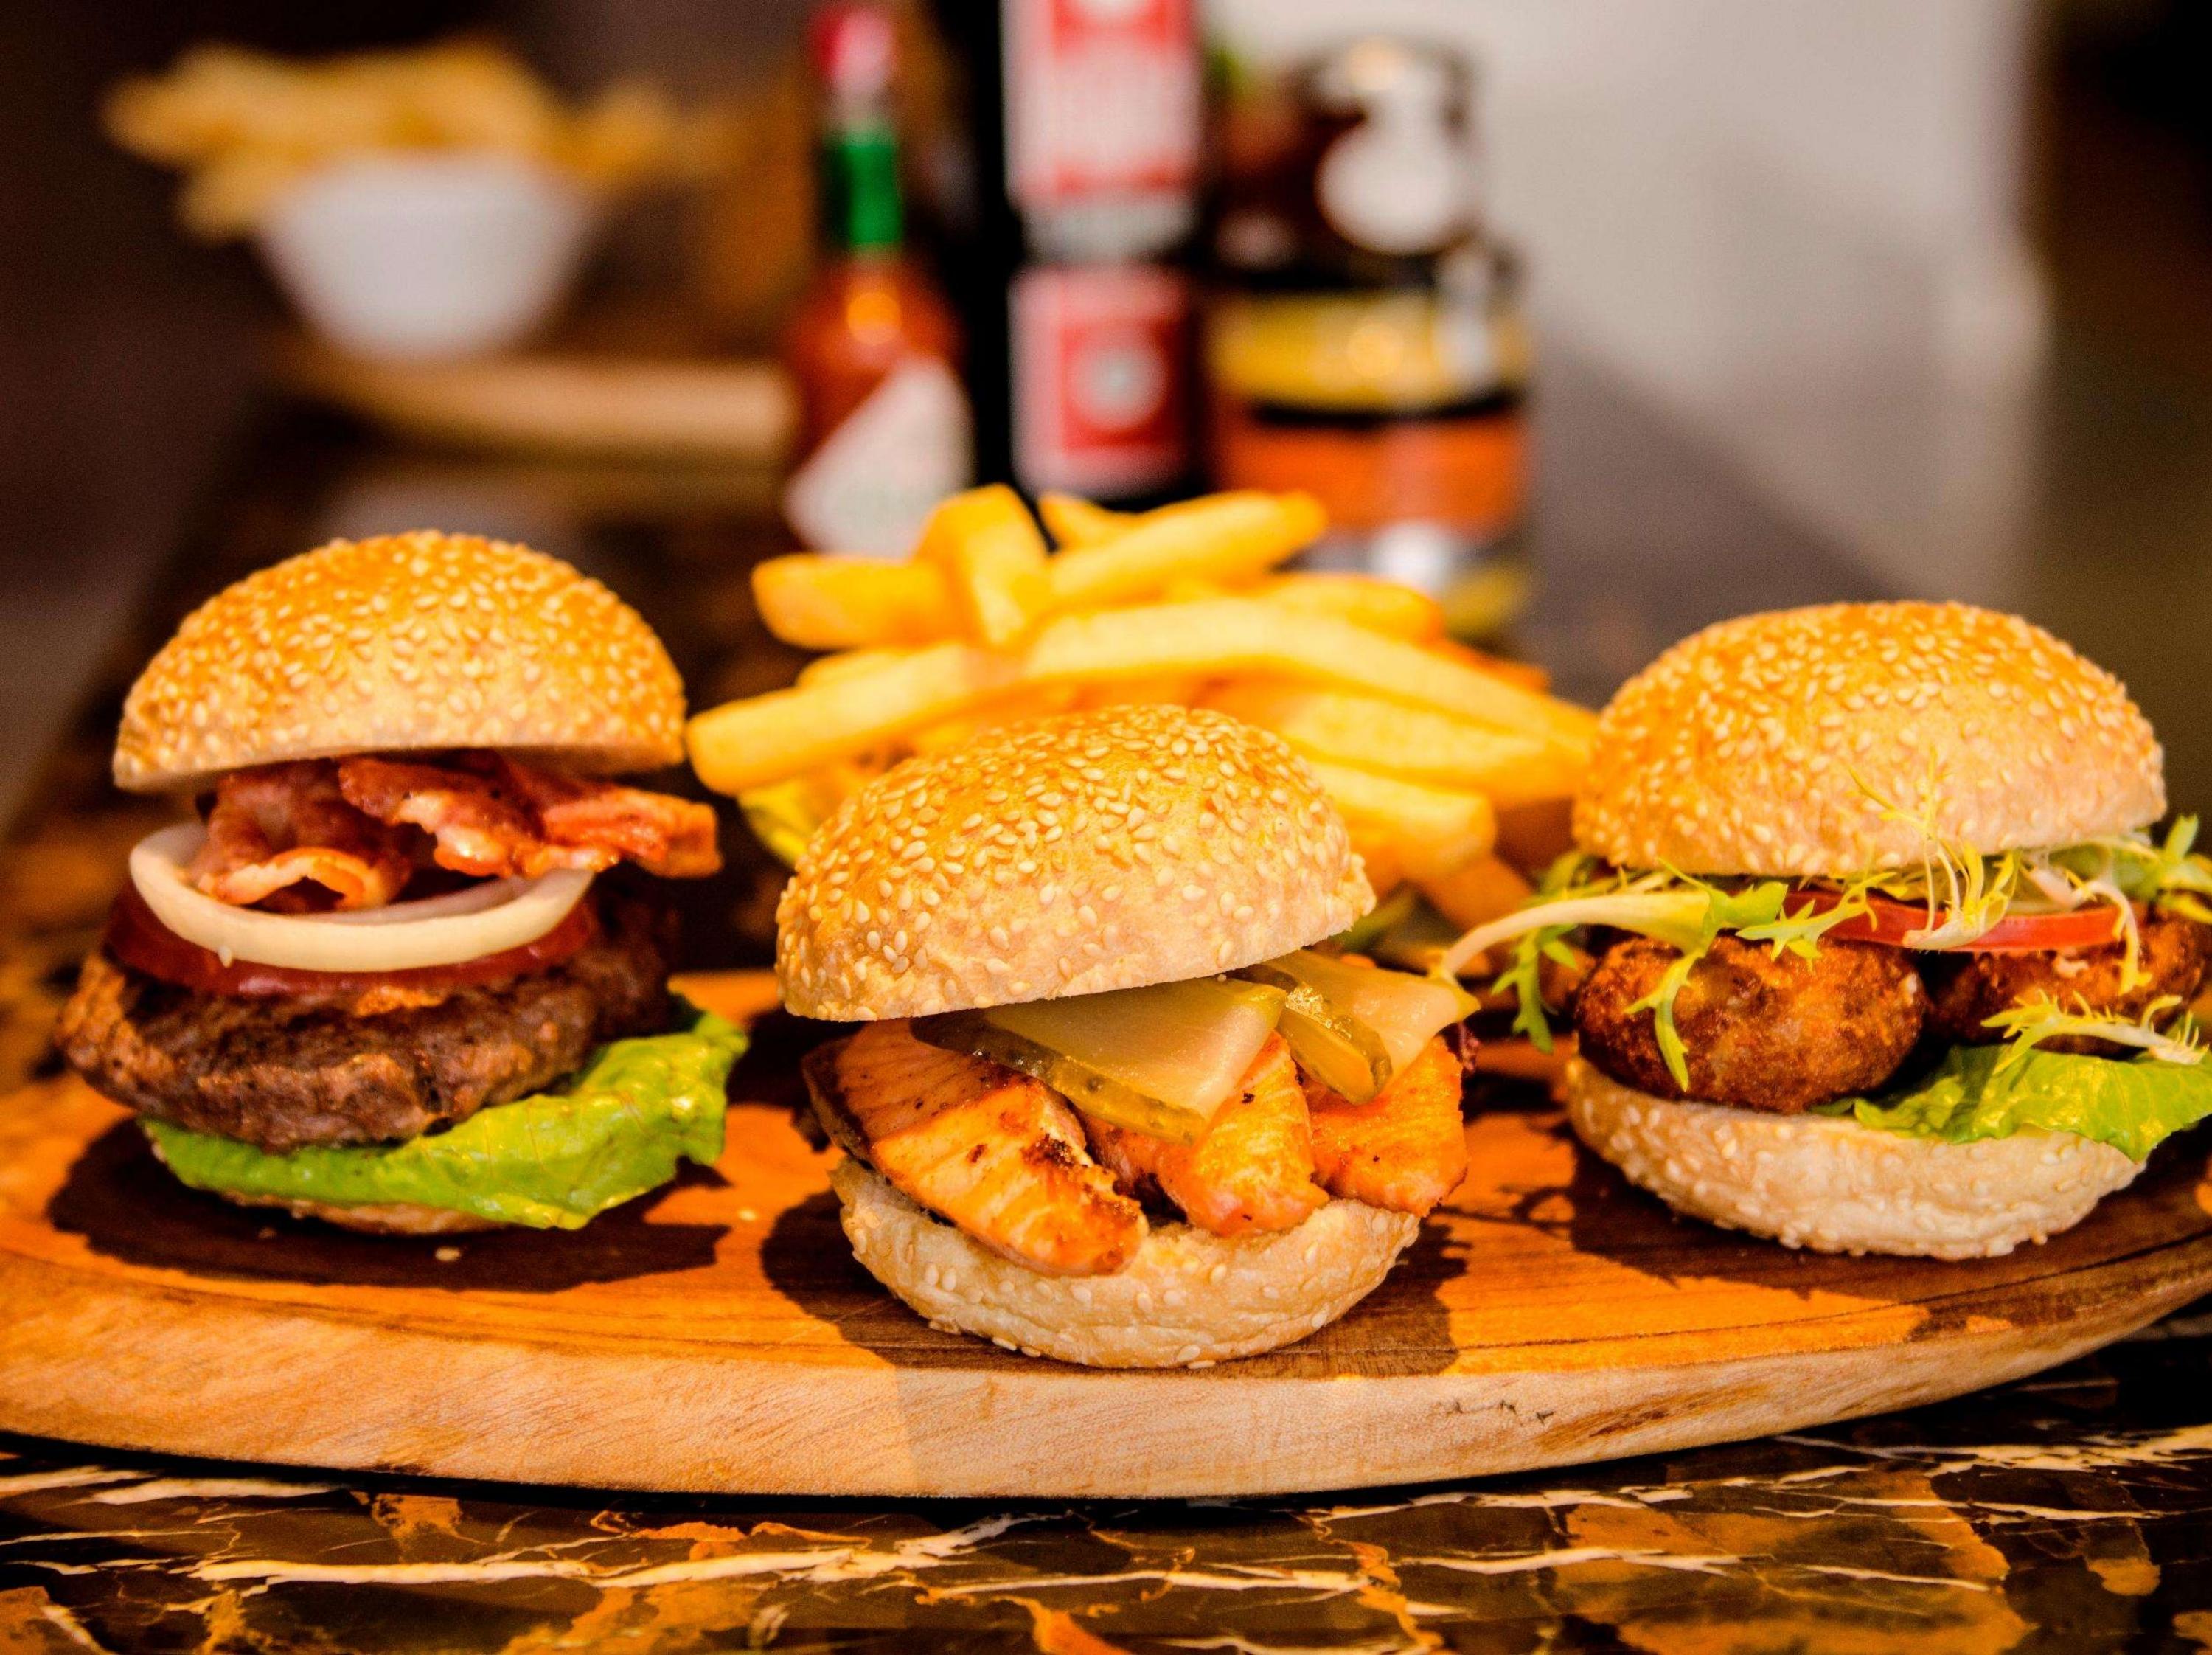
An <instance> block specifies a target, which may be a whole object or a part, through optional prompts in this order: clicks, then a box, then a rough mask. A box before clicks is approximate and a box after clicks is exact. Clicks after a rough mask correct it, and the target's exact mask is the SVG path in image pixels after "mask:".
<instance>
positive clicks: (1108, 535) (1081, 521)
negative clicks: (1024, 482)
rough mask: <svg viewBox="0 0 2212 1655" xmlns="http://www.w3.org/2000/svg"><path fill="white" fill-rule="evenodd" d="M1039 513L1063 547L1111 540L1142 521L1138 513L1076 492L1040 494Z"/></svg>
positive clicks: (1055, 541)
mask: <svg viewBox="0 0 2212 1655" xmlns="http://www.w3.org/2000/svg"><path fill="white" fill-rule="evenodd" d="M1037 515H1038V516H1040V517H1042V518H1043V519H1044V526H1045V527H1047V528H1048V529H1050V530H1051V531H1052V538H1053V543H1054V545H1058V546H1060V547H1061V548H1062V549H1063V550H1064V549H1066V547H1069V546H1089V545H1097V543H1098V542H1099V541H1101V540H1111V539H1112V538H1114V537H1115V535H1117V534H1120V533H1121V532H1124V531H1125V530H1127V528H1128V527H1129V526H1131V525H1132V524H1133V523H1135V522H1136V521H1137V520H1138V518H1137V514H1136V513H1134V512H1125V511H1112V510H1109V509H1108V508H1106V507H1104V506H1099V505H1094V504H1093V503H1091V502H1090V501H1088V500H1085V498H1084V497H1083V496H1081V495H1075V494H1045V495H1040V496H1037Z"/></svg>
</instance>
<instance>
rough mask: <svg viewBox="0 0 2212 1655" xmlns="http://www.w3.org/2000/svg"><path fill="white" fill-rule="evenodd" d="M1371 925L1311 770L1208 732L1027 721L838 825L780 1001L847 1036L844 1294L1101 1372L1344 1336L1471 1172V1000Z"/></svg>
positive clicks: (1185, 723) (1143, 712) (1353, 867)
mask: <svg viewBox="0 0 2212 1655" xmlns="http://www.w3.org/2000/svg"><path fill="white" fill-rule="evenodd" d="M1372 902H1373V898H1372V895H1371V892H1370V890H1369V887H1368V883H1367V879H1366V878H1365V875H1364V873H1363V872H1362V870H1361V867H1360V864H1359V861H1358V857H1357V856H1356V855H1354V854H1353V852H1352V848H1351V843H1350V840H1349V837H1348V836H1347V834H1346V828H1345V824H1344V823H1343V821H1342V819H1341V818H1340V817H1339V816H1338V814H1337V812H1336V811H1335V809H1334V806H1332V805H1331V804H1330V803H1329V802H1328V799H1327V798H1326V797H1325V796H1324V794H1322V791H1321V789H1320V788H1319V786H1318V785H1317V784H1316V782H1315V780H1314V777H1313V776H1312V775H1311V774H1310V772H1309V771H1308V770H1307V769H1306V768H1305V765H1304V763H1303V762H1302V761H1301V760H1299V759H1298V758H1296V757H1294V756H1293V755H1292V754H1291V751H1290V750H1289V749H1288V748H1287V747H1286V746H1285V745H1284V744H1283V743H1282V742H1281V741H1280V740H1279V739H1277V738H1275V737H1274V736H1272V735H1269V734H1267V733H1263V732H1261V731H1259V730H1255V729H1253V728H1251V727H1249V726H1246V725H1243V724H1241V723H1238V722H1237V721H1234V720H1231V719H1230V718H1227V717H1225V716H1224V715H1220V714H1218V713H1211V712H1204V711H1194V710H1189V709H1183V708H1179V707H1123V708H1116V709H1110V710H1103V711H1099V712H1094V713H1086V714H1077V715H1068V716H1064V717H1059V718H1052V719H1046V720H1042V721H1036V722H1033V723H1026V724H1015V725H1009V726H1006V727H1003V728H1000V729H997V730H994V731H991V732H987V733H985V734H983V735H982V736H981V737H980V738H978V739H976V740H975V741H974V742H972V743H971V744H970V745H966V746H964V747H961V748H957V749H954V750H951V751H946V752H943V753H939V754H935V755H931V756H927V757H924V758H915V759H911V760H908V762H907V763H905V764H901V765H899V766H897V767H896V769H894V770H890V771H889V772H888V773H886V774H885V775H884V776H881V777H879V778H878V779H877V780H876V781H875V782H872V783H871V784H870V785H869V786H868V787H866V788H863V789H862V790H861V791H860V792H859V793H858V794H854V796H853V797H852V798H850V799H848V800H847V801H846V802H845V803H844V804H843V805H842V806H841V807H840V808H839V809H838V811H837V812H836V815H835V816H833V817H832V818H830V819H829V822H828V823H827V824H824V826H823V829H822V830H821V831H820V832H819V833H818V834H817V835H816V836H815V837H814V839H813V841H812V843H811V844H810V845H809V847H808V848H807V850H806V852H805V855H803V856H802V857H801V858H800V859H799V866H798V869H797V871H796V873H795V874H794V876H793V879H792V881H791V883H790V885H788V887H787V889H786V891H785V892H784V895H783V898H782V902H781V908H780V910H779V913H778V916H777V917H778V939H777V951H776V969H777V976H778V979H779V982H780V983H781V989H782V994H783V999H784V1003H785V1005H786V1006H787V1007H788V1008H789V1009H790V1010H791V1011H792V1012H793V1013H797V1014H798V1015H799V1016H801V1017H807V1018H821V1019H836V1020H839V1021H844V1022H857V1023H859V1024H860V1028H859V1029H858V1030H857V1031H854V1032H853V1033H850V1034H848V1035H846V1036H845V1037H842V1038H839V1039H836V1040H834V1041H832V1042H830V1043H829V1044H824V1045H823V1046H821V1047H819V1048H817V1050H815V1051H813V1052H812V1053H811V1055H810V1056H809V1057H808V1058H807V1060H806V1062H805V1079H806V1083H807V1087H808V1091H809V1092H810V1094H811V1098H812V1102H813V1106H814V1109H815V1111H816V1113H817V1115H818V1117H820V1119H821V1122H822V1123H823V1128H824V1129H825V1130H826V1131H827V1132H828V1133H829V1136H830V1137H831V1138H832V1139H833V1140H834V1141H836V1143H837V1144H838V1145H839V1146H840V1147H842V1149H843V1150H844V1152H845V1159H843V1161H842V1163H841V1164H840V1165H838V1167H837V1168H836V1172H835V1174H834V1182H835V1185H836V1191H837V1194H838V1196H839V1198H840V1199H841V1201H842V1203H843V1223H844V1227H845V1232H846V1235H847V1236H848V1238H849V1239H850V1240H851V1242H852V1244H853V1248H854V1252H855V1254H856V1255H857V1256H859V1258H860V1263H862V1264H863V1265H865V1266H866V1268H867V1269H868V1270H869V1271H870V1272H871V1273H872V1274H873V1275H875V1276H876V1278H877V1279H878V1281H882V1282H883V1283H884V1286H886V1287H889V1288H890V1290H891V1291H892V1292H893V1293H896V1294H897V1295H898V1297H899V1298H901V1299H903V1300H904V1301H905V1302H906V1303H907V1304H908V1305H910V1306H912V1307H913V1308H914V1309H915V1311H918V1312H919V1313H920V1314H921V1315H922V1316H924V1317H927V1318H928V1319H929V1321H930V1322H931V1323H933V1324H934V1325H936V1326H939V1327H940V1328H945V1329H955V1330H958V1331H961V1332H966V1333H971V1334H976V1335H980V1336H983V1337H986V1338H989V1339H991V1340H993V1341H994V1342H997V1343H999V1344H1000V1345H1002V1346H1005V1347H1006V1348H1010V1349H1014V1350H1018V1351H1021V1352H1023V1353H1024V1354H1029V1355H1045V1356H1052V1357H1056V1358H1058V1359H1060V1360H1064V1361H1070V1362H1082V1363H1087V1364H1091V1365H1093V1366H1107V1367H1165V1366H1203V1365H1205V1364H1208V1363H1212V1362H1216V1361H1219V1360H1224V1359H1225V1358H1230V1357H1237V1356H1246V1355H1250V1354H1254V1353H1255V1352H1259V1351H1264V1350H1271V1349H1273V1348H1276V1347H1277V1346H1279V1345H1283V1344H1286V1343H1288V1342H1291V1341H1292V1340H1296V1339H1299V1338H1303V1337H1304V1336H1306V1335H1308V1334H1310V1333H1312V1332H1314V1331H1315V1330H1316V1329H1320V1328H1322V1327H1323V1326H1325V1325H1327V1324H1328V1323H1330V1322H1331V1321H1334V1319H1335V1318H1337V1317H1340V1316H1342V1315H1343V1314H1344V1313H1345V1312H1346V1311H1347V1310H1349V1309H1350V1308H1351V1307H1352V1305H1355V1304H1357V1303H1358V1301H1359V1300H1360V1299H1362V1298H1364V1296H1365V1295H1366V1294H1367V1293H1370V1292H1371V1291H1372V1290H1373V1289H1374V1288H1375V1287H1376V1285H1377V1284H1378V1283H1379V1282H1381V1281H1382V1280H1383V1275H1384V1274H1385V1273H1386V1272H1387V1271H1388V1270H1389V1268H1390V1265H1391V1263H1393V1262H1394V1261H1395V1259H1396V1257H1397V1256H1398V1255H1399V1253H1400V1252H1401V1250H1403V1249H1404V1248H1405V1247H1407V1245H1408V1244H1410V1243H1411V1242H1412V1241H1413V1238H1414V1236H1415V1234H1416V1233H1417V1232H1418V1231H1419V1226H1420V1222H1421V1220H1422V1217H1423V1216H1424V1215H1425V1214H1427V1213H1428V1212H1429V1211H1430V1210H1431V1208H1433V1207H1435V1206H1436V1204H1437V1202H1440V1201H1442V1200H1443V1198H1444V1196H1447V1195H1449V1193H1450V1192H1451V1191H1452V1190H1453V1189H1454V1188H1455V1187H1456V1186H1457V1184H1458V1183H1459V1182H1460V1180H1461V1179H1462V1177H1464V1176H1465V1173H1466V1171H1467V1147H1466V1137H1465V1130H1464V1127H1463V1123H1462V1117H1461V1112H1460V1097H1461V1078H1462V1065H1461V1061H1460V1057H1459V1055H1458V1051H1457V1049H1456V1047H1455V1045H1454V1044H1452V1042H1451V1041H1450V1040H1449V1039H1448V1038H1447V1037H1446V1035H1447V1031H1451V1030H1453V1029H1454V1028H1455V1025H1457V1024H1458V1023H1459V1021H1460V1019H1462V1017H1463V1016H1464V1015H1465V1013H1466V1011H1467V1009H1468V1004H1469V1002H1468V1000H1467V999H1466V997H1465V996H1464V995H1462V994H1461V992H1460V991H1459V990H1458V989H1457V988H1456V987H1455V985H1452V984H1449V983H1443V982H1440V981H1435V980H1431V979H1428V978H1424V977H1413V976H1409V975H1407V974H1405V973H1402V972H1398V971H1392V970H1383V969H1381V968H1379V967H1376V966H1375V965H1373V964H1370V963H1369V962H1367V961H1365V960H1364V959H1362V958H1358V957H1357V956H1354V955H1349V954H1346V953H1343V952H1340V951H1338V950H1337V949H1336V948H1335V947H1334V946H1332V945H1331V943H1330V939H1331V938H1332V937H1334V936H1335V935H1337V934H1339V933H1340V932H1342V931H1343V930H1344V929H1345V928H1346V927H1348V926H1350V925H1352V923H1353V922H1355V921H1356V920H1358V919H1359V918H1360V917H1361V916H1363V915H1364V914H1365V913H1366V912H1367V911H1368V910H1369V909H1370V907H1371V906H1372Z"/></svg>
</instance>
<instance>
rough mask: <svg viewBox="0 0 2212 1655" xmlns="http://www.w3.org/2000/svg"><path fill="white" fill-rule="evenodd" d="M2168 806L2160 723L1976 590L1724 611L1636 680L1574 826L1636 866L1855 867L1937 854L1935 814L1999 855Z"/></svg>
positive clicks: (1954, 837)
mask: <svg viewBox="0 0 2212 1655" xmlns="http://www.w3.org/2000/svg"><path fill="white" fill-rule="evenodd" d="M1885 804H1886V805H1887V806H1892V807H1893V809H1890V810H1885V808H1884V806H1885ZM2165 810H2166V781H2165V775H2164V761H2163V757H2162V755H2161V754H2160V751H2159V745H2158V741H2157V739H2156V737H2154V735H2153V734H2152V733H2151V727H2150V725H2149V723H2148V721H2146V720H2145V719H2144V717H2143V715H2142V712H2141V711H2139V710H2138V709H2136V704H2135V703H2133V702H2131V701H2130V700H2129V699H2128V694H2127V691H2126V690H2125V689H2124V687H2123V686H2122V685H2121V684H2120V682H2119V680H2118V679H2117V678H2113V677H2112V674H2111V673H2109V672H2106V671H2104V669H2103V668H2101V667H2100V666H2096V665H2094V664H2093V663H2092V662H2090V661H2087V660H2083V659H2082V658H2081V656H2080V655H2078V654H2075V652H2074V651H2073V650H2072V649H2071V648H2069V647H2068V646H2067V645H2065V644H2063V643H2062V642H2059V641H2058V640H2057V638H2054V637H2052V636H2051V634H2050V633H2048V632H2046V631H2045V630H2043V629H2042V628H2041V627H2039V626H2035V625H2033V624H2030V623H2028V622H2027V621H2025V620H2022V619H2021V618H2019V617H2018V616H2015V615H2000V614H1996V613H1993V612H1991V611H1989V610H1985V609H1975V608H1972V607H1969V606H1968V605H1965V604H1932V603H1883V604H1828V605H1822V606H1820V607H1818V608H1813V609H1793V610H1783V611H1777V612H1774V613H1771V614H1765V615H1747V616H1744V617H1742V618H1740V619H1737V620H1732V621H1723V622H1722V623H1721V624H1719V625H1717V626H1711V627H1708V628H1706V629H1705V630H1704V631H1702V632H1700V633H1699V634H1697V635H1696V636H1694V637H1691V638H1686V639H1685V640H1683V642H1680V643H1678V644H1676V645H1675V646H1674V648H1671V649H1669V650H1668V651H1667V653H1666V654H1663V655H1662V656H1660V657H1659V659H1658V660H1656V661H1654V662H1653V663H1652V664H1651V665H1650V666H1648V667H1646V668H1644V671H1643V672H1639V673H1638V674H1637V675H1636V677H1634V678H1631V679H1630V680H1629V681H1628V683H1627V684H1626V685H1624V686H1622V689H1621V691H1620V694H1619V695H1617V696H1615V697H1613V701H1612V703H1610V704H1609V705H1608V706H1607V708H1606V709H1605V711H1604V712H1603V713H1602V714H1601V715H1600V716H1599V718H1598V722H1597V731H1596V734H1595V739H1594V742H1593V745H1592V750H1591V753H1590V764H1589V771H1588V773H1587V775H1586V776H1584V778H1583V786H1582V788H1581V790H1580V792H1579V794H1577V798H1576V800H1575V808H1574V833H1575V839H1576V842H1577V843H1578V844H1580V845H1581V846H1582V847H1583V849H1586V850H1589V851H1590V852H1592V853H1593V854H1595V855H1599V856H1601V857H1603V858H1604V859H1605V860H1607V861H1610V862H1613V863H1615V864H1617V865H1619V866H1621V867H1656V866H1659V865H1661V864H1665V865H1668V866H1670V867H1676V868H1679V869H1680V870H1681V871H1682V872H1684V873H1714V874H1718V873H1759V874H1780V875H1790V874H1827V875H1832V876H1842V875H1848V874H1851V873H1859V872H1862V871H1863V870H1866V869H1869V868H1874V867H1903V866H1905V865H1907V864H1911V863H1917V861H1920V860H1921V857H1922V855H1923V852H1924V849H1925V846H1924V843H1923V826H1922V822H1923V818H1925V819H1930V820H1932V823H1933V825H1934V827H1935V830H1936V831H1937V832H1938V833H1939V834H1941V835H1942V837H1944V838H1946V839H1948V840H1951V841H1954V842H1960V841H1963V842H1964V843H1966V844H1968V845H1971V846H1972V847H1973V848H1974V849H1976V850H1978V851H1980V852H1982V853H1984V854H1987V853H1990V852H1993V851H2001V850H2008V849H2015V848H2031V847H2038V846H2051V845H2061V844H2067V843H2072V842H2074V841H2075V840H2079V839H2085V838H2092V837H2097V836H2100V835H2103V834H2111V833H2120V832H2124V831H2128V830H2130V829H2132V828H2137V827H2141V826H2142V825H2144V824H2147V823H2149V822H2153V821H2155V820H2156V819H2157V818H2159V817H2160V815H2162V814H2163V813H2164V812H2165Z"/></svg>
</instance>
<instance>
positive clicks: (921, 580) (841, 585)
mask: <svg viewBox="0 0 2212 1655" xmlns="http://www.w3.org/2000/svg"><path fill="white" fill-rule="evenodd" d="M753 603H754V605H755V606H756V607H757V609H758V610H759V611H760V615H761V619H762V620H763V621H764V622H766V623H767V624H768V630H769V631H771V632H773V633H775V636H777V637H779V638H781V639H782V640H783V641H784V642H786V643H794V644H797V645H798V646H799V648H802V649H858V648H878V647H881V646H883V645H886V644H914V643H934V642H938V641H939V640H940V639H945V638H954V637H957V636H960V634H961V632H962V630H963V621H962V617H961V611H960V605H959V604H958V603H957V601H956V600H955V599H954V597H953V593H952V587H951V582H950V581H947V580H946V579H945V571H944V570H942V569H939V568H937V567H936V566H935V565H934V564H931V563H879V562H878V561H877V560H876V559H874V558H872V557H829V556H823V555H821V554H817V553H812V552H801V553H799V554H797V555H795V556H793V557H771V558H769V559H768V560H767V561H766V562H765V563H759V564H757V565H756V566H755V567H754V569H753Z"/></svg>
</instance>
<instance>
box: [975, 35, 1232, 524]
mask: <svg viewBox="0 0 2212 1655" xmlns="http://www.w3.org/2000/svg"><path fill="white" fill-rule="evenodd" d="M937 15H938V20H939V27H941V29H942V31H943V33H944V37H945V42H946V44H947V46H948V47H949V48H950V50H951V54H952V56H953V58H954V59H955V61H956V63H957V65H958V66H959V68H960V70H961V71H962V72H961V74H960V77H959V79H960V83H961V84H960V96H961V98H962V100H963V106H964V107H963V117H964V119H963V131H965V133H966V135H967V141H966V146H965V152H964V154H963V156H962V158H961V159H962V163H963V164H962V168H961V170H962V174H963V186H962V187H961V188H960V189H958V190H957V191H955V192H953V197H954V200H955V203H956V206H955V210H954V211H953V213H952V215H951V222H949V224H948V227H947V228H948V232H949V240H950V243H951V246H950V251H949V253H948V258H947V260H946V267H947V270H948V272H949V273H950V275H951V283H952V289H953V296H954V301H955V303H956V304H957V307H958V308H959V311H960V313H961V318H962V322H963V329H964V331H965V332H966V334H967V336H968V339H969V386H970V391H971V394H972V397H973V400H974V404H975V420H976V424H975V429H976V443H977V459H978V468H979V470H980V472H981V474H982V475H983V476H984V477H986V478H991V479H994V480H1002V481H1011V482H1013V483H1015V484H1018V486H1020V487H1022V488H1024V489H1026V490H1030V491H1031V492H1032V493H1035V492H1038V491H1042V490H1047V489H1063V490H1070V491H1072V492H1075V493H1080V494H1085V495H1089V496H1091V497H1093V498H1097V499H1102V500H1105V501H1108V502H1111V503H1115V504H1118V505H1142V504H1147V503H1152V502H1156V501H1158V500H1161V499H1165V498H1170V497H1173V496H1176V495H1179V494H1182V493H1186V492H1188V491H1189V490H1190V489H1191V488H1192V487H1193V486H1194V484H1195V481H1196V478H1195V476H1194V470H1195V442H1194V405H1193V404H1194V399H1193V385H1194V374H1193V368H1194V361H1195V356H1194V327H1193V322H1192V292H1191V283H1190V276H1189V264H1190V259H1191V253H1192V245H1193V234H1194V228H1195V225H1196V222H1197V196H1198V186H1199V165H1200V142H1201V137H1202V130H1201V127H1202V113H1203V110H1202V87H1201V84H1200V62H1199V49H1198V28H1197V20H1196V16H1195V13H1194V3H1193V0H939V5H938V9H937Z"/></svg>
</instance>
